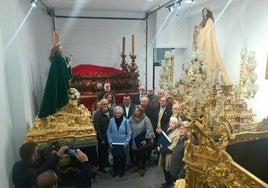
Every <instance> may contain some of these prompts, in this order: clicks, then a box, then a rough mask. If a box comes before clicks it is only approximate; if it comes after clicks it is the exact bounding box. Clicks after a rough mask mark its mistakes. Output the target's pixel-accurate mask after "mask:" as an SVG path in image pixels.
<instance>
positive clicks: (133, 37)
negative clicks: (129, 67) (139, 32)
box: [132, 34, 135, 55]
mask: <svg viewBox="0 0 268 188" xmlns="http://www.w3.org/2000/svg"><path fill="white" fill-rule="evenodd" d="M132 54H133V55H134V54H135V35H134V34H133V35H132Z"/></svg>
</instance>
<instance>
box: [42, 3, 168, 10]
mask: <svg viewBox="0 0 268 188" xmlns="http://www.w3.org/2000/svg"><path fill="white" fill-rule="evenodd" d="M42 1H43V2H44V3H45V4H46V5H47V6H48V7H50V8H53V9H55V10H83V11H111V12H120V11H124V12H125V11H126V12H147V11H149V10H150V9H152V8H154V7H157V6H161V5H163V4H164V3H166V2H168V1H169V0H150V1H149V0H42Z"/></svg>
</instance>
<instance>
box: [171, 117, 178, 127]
mask: <svg viewBox="0 0 268 188" xmlns="http://www.w3.org/2000/svg"><path fill="white" fill-rule="evenodd" d="M169 121H170V122H174V123H176V125H178V124H179V120H178V118H176V117H174V116H172V117H170V119H169Z"/></svg>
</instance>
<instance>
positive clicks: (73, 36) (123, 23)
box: [56, 18, 146, 84]
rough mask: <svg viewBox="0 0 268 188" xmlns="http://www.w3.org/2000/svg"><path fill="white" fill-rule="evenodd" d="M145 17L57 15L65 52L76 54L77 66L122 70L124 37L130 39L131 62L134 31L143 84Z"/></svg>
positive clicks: (126, 51)
mask: <svg viewBox="0 0 268 188" xmlns="http://www.w3.org/2000/svg"><path fill="white" fill-rule="evenodd" d="M145 24H146V22H145V20H120V19H111V20H110V19H90V18H88V19H87V18H84V19H81V18H68V19H66V18H57V19H56V30H57V31H58V32H59V36H60V40H61V41H62V42H63V43H64V45H63V48H64V53H65V54H66V55H70V54H72V55H73V62H72V63H73V65H72V66H73V67H74V66H76V65H79V64H93V65H99V66H108V67H114V68H117V69H121V67H120V64H121V57H120V54H121V52H122V38H123V37H125V38H126V45H125V53H126V55H127V57H126V62H127V63H128V64H130V63H131V60H130V57H129V54H130V53H131V44H132V34H134V35H135V38H136V43H135V44H136V45H135V46H136V47H135V54H136V55H137V58H136V61H135V62H136V63H137V65H138V67H139V73H140V80H141V84H144V83H145V67H146V64H145V52H146V51H145V45H146V33H145Z"/></svg>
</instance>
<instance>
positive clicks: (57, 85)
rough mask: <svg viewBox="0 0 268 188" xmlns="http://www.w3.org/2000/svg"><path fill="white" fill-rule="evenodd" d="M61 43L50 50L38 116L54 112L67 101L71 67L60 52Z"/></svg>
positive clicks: (41, 116) (45, 115)
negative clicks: (47, 70) (48, 67)
mask: <svg viewBox="0 0 268 188" xmlns="http://www.w3.org/2000/svg"><path fill="white" fill-rule="evenodd" d="M61 48H62V43H60V42H59V43H57V44H55V45H54V46H53V48H52V49H51V51H50V56H49V60H50V62H51V65H50V69H49V73H48V77H47V83H46V88H45V92H44V95H43V100H42V104H41V108H40V111H39V114H38V117H39V118H43V117H47V116H49V115H52V114H54V113H55V112H56V111H57V110H58V109H60V108H61V107H63V106H65V105H66V104H67V103H68V102H69V97H68V89H70V85H69V81H70V80H71V79H72V74H71V67H70V64H69V62H68V60H69V59H68V58H66V57H65V56H63V54H62V49H61Z"/></svg>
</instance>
